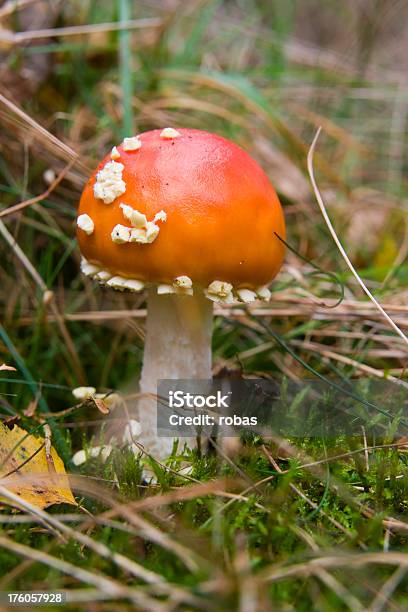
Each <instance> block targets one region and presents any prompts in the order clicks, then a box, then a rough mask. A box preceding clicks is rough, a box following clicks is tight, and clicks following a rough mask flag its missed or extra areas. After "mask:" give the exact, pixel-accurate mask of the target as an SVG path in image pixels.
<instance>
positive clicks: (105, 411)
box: [92, 397, 109, 414]
mask: <svg viewBox="0 0 408 612" xmlns="http://www.w3.org/2000/svg"><path fill="white" fill-rule="evenodd" d="M92 400H93V401H94V402H95V405H96V407H97V409H98V410H99V412H102V414H109V408H108V407H107V405H106V404H105V402H104V401H103V400H101V399H98V398H97V397H93V398H92Z"/></svg>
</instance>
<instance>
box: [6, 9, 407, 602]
mask: <svg viewBox="0 0 408 612" xmlns="http://www.w3.org/2000/svg"><path fill="white" fill-rule="evenodd" d="M312 4H313V3H312ZM174 6H175V8H174V9H170V8H165V7H164V6H160V5H159V4H158V3H154V2H150V1H148V2H144V3H140V4H138V6H133V4H132V3H129V2H127V0H126V1H125V0H122V1H121V2H118V3H111V4H108V3H105V4H104V3H98V2H94V1H91V0H90V1H89V2H87V3H78V2H76V1H75V0H72V1H71V2H68V3H65V6H64V8H59V9H58V11H56V12H55V14H54V13H53V17H52V19H54V21H52V19H51V23H50V22H46V21H45V22H44V27H55V26H58V27H64V26H83V25H86V24H95V23H102V22H105V23H110V22H114V21H119V20H120V19H122V20H127V19H128V17H130V18H133V19H145V18H155V19H158V20H159V22H154V23H155V25H149V24H148V22H143V23H144V25H143V23H142V24H140V25H141V27H138V28H137V29H132V30H129V31H127V32H126V33H125V32H123V31H121V32H118V31H115V30H114V29H112V28H109V27H107V28H106V29H105V30H104V31H101V32H98V33H97V32H92V33H90V34H88V36H86V37H85V36H84V35H82V34H81V35H76V36H72V35H70V36H59V37H54V38H47V39H45V40H44V39H39V40H38V41H37V40H36V41H32V42H31V43H30V42H28V43H27V42H26V43H25V44H21V43H19V44H15V45H13V46H11V47H10V49H9V53H8V55H7V57H3V61H2V70H3V73H2V74H3V77H4V83H5V88H6V89H5V90H4V91H3V92H2V93H3V96H5V97H6V98H7V99H8V100H12V101H13V103H14V104H15V105H16V106H13V104H10V103H8V104H6V103H5V102H4V101H2V100H0V121H1V122H2V133H1V136H0V147H1V148H0V190H1V211H0V212H4V210H5V209H7V208H8V207H10V206H14V205H16V204H18V203H20V202H22V201H26V200H28V199H29V198H33V197H36V196H38V195H39V194H44V192H45V195H43V196H42V197H40V198H39V199H38V200H37V201H36V202H35V203H31V204H29V205H27V206H24V207H20V209H19V210H17V211H14V212H13V213H12V214H6V215H3V216H1V217H0V222H1V223H4V226H3V227H5V228H6V231H7V232H9V234H11V235H12V236H13V238H14V239H15V241H16V243H17V244H18V245H19V247H20V248H21V249H22V251H23V253H24V255H25V257H26V258H27V259H28V262H29V263H30V262H31V264H32V266H33V267H34V272H33V271H32V270H31V268H30V266H29V264H27V261H25V260H24V259H22V258H21V257H19V256H18V255H19V253H18V250H16V248H11V246H10V244H9V243H6V241H4V240H3V236H4V232H2V236H1V237H0V239H1V243H0V244H1V245H2V246H1V248H2V258H1V261H0V273H1V292H0V313H1V314H0V320H1V327H0V336H1V338H0V360H2V361H5V362H6V363H9V364H10V365H14V366H15V367H16V368H17V369H18V371H17V372H16V373H10V372H2V373H1V377H2V385H1V387H2V388H1V393H2V394H1V396H0V403H1V406H0V411H1V413H2V414H4V415H10V414H14V413H17V414H18V415H19V416H20V424H21V426H23V427H25V428H26V429H27V430H30V431H35V432H37V433H38V431H39V429H40V426H41V414H43V413H47V412H53V413H60V412H61V411H64V410H67V409H69V408H71V407H73V404H74V401H73V397H72V393H71V392H72V389H73V388H75V387H77V386H79V385H81V384H88V385H93V386H95V387H97V388H98V390H114V391H117V390H119V391H120V393H121V394H122V396H123V398H124V399H125V400H126V402H127V404H128V406H129V407H131V406H132V402H134V394H135V393H136V392H137V380H138V378H139V374H140V367H141V360H142V354H143V334H144V329H143V327H144V306H145V304H144V302H143V296H142V297H140V298H134V297H129V296H126V295H122V294H116V293H115V294H114V293H113V292H111V293H108V292H105V291H103V290H102V289H100V288H99V287H96V286H94V285H92V284H91V283H89V281H87V280H86V279H84V278H83V277H82V276H81V275H80V274H79V253H78V250H77V249H76V245H75V241H74V239H73V236H74V229H73V228H74V219H75V216H76V204H77V201H78V199H79V196H80V192H81V189H82V187H83V184H84V181H85V180H86V179H87V176H88V174H89V171H90V169H91V168H92V167H93V166H94V165H95V164H96V162H97V161H98V160H99V159H100V158H101V156H102V155H103V154H104V152H105V151H106V150H108V149H109V148H110V147H111V146H112V145H113V144H115V143H117V141H118V140H119V139H120V138H121V137H122V131H123V129H124V131H125V132H126V133H127V134H128V133H129V132H130V130H131V127H130V126H131V125H133V129H134V130H135V131H142V130H145V129H150V128H153V127H161V126H164V125H176V126H177V125H180V126H190V127H198V128H202V129H209V130H212V131H215V132H218V133H221V134H223V135H225V136H226V137H228V138H231V139H233V140H235V141H236V142H238V143H239V144H241V145H242V146H244V147H245V148H246V149H247V150H248V151H249V152H250V153H251V154H252V155H254V156H255V157H256V158H257V159H258V160H259V161H260V163H261V164H262V166H263V167H264V168H265V170H266V171H267V172H268V174H269V175H270V177H271V180H272V182H273V183H274V184H275V186H276V188H277V190H278V192H279V195H280V198H281V200H282V202H283V203H284V206H285V214H286V219H287V225H288V243H289V246H290V247H292V248H293V249H294V250H288V252H287V258H286V263H285V266H284V268H283V270H282V272H281V274H280V275H279V277H278V278H277V279H276V281H275V283H274V285H273V299H272V301H271V303H270V304H268V305H265V306H262V307H260V306H258V305H257V306H255V307H254V308H253V309H252V308H250V309H248V310H245V311H242V309H240V310H237V309H223V310H219V311H217V317H216V319H215V326H214V339H213V355H214V371H215V373H217V372H220V371H222V372H224V374H225V373H227V374H228V375H229V376H232V377H234V376H242V375H244V376H253V375H256V376H262V377H274V376H279V375H282V374H283V375H284V376H286V377H287V378H288V379H289V380H292V379H293V380H295V381H301V380H302V379H304V378H305V377H309V376H310V375H311V374H313V376H320V377H323V378H324V379H326V380H327V379H334V378H335V379H336V380H339V379H340V380H342V382H343V383H344V384H346V383H347V381H349V380H350V379H353V378H364V377H374V378H381V377H388V378H390V377H392V376H393V377H395V378H397V379H402V380H406V375H407V371H406V358H407V352H406V345H405V344H404V342H403V339H402V338H400V337H398V335H396V334H395V333H394V332H393V330H392V329H391V328H390V327H389V326H388V324H387V322H386V321H385V320H384V318H383V317H382V315H381V313H380V312H379V311H378V310H377V309H376V308H375V306H374V305H373V304H372V302H370V301H369V300H367V299H366V296H365V295H364V293H363V292H362V291H361V288H360V287H359V286H358V285H357V283H356V282H355V279H354V278H353V276H352V274H351V273H350V272H349V270H348V269H347V267H346V266H345V264H344V261H343V260H342V258H341V257H340V256H339V253H338V251H337V249H336V248H335V246H334V243H333V241H332V238H331V236H330V234H329V232H328V229H327V226H326V224H325V223H324V222H323V219H322V217H321V213H320V211H319V209H318V206H317V204H316V202H315V200H314V197H313V194H312V191H311V188H310V185H309V181H308V176H307V171H306V156H307V152H308V149H309V146H310V143H311V141H312V139H313V136H314V134H315V131H316V128H317V126H318V125H319V124H321V125H322V126H323V130H324V134H323V135H322V137H321V139H320V141H319V147H318V151H317V153H316V156H315V174H316V178H317V182H318V184H319V187H320V188H321V190H322V194H323V197H324V200H325V202H326V205H327V208H328V211H329V215H330V218H331V219H332V222H333V225H334V227H335V229H336V232H337V233H338V235H339V237H340V239H341V242H342V244H343V245H344V247H345V250H346V252H347V254H348V256H349V257H350V259H351V261H352V262H353V264H354V265H355V267H356V269H357V270H358V272H359V274H360V276H361V277H362V278H363V279H364V280H365V282H366V284H367V286H368V288H369V290H370V291H371V292H372V293H373V294H374V295H375V296H376V298H377V299H378V300H379V301H380V303H381V304H382V305H383V306H384V308H385V310H386V311H387V313H388V314H389V315H390V317H391V318H392V320H393V321H394V322H395V323H396V324H397V325H398V326H399V328H400V329H402V330H403V332H405V333H406V330H407V329H408V307H407V306H406V303H407V301H406V296H407V287H408V266H407V260H406V258H407V253H408V241H407V236H408V230H407V215H406V201H407V193H408V185H407V182H406V177H405V175H404V168H405V166H406V162H407V160H406V129H405V128H404V113H405V109H406V94H405V89H404V86H403V85H401V82H402V81H401V78H402V77H401V75H399V74H397V73H396V71H395V69H394V68H393V69H392V70H391V69H388V68H386V67H384V66H383V65H382V60H383V57H381V56H379V55H378V54H379V52H380V51H381V49H379V48H378V49H376V48H375V44H374V43H373V42H372V41H371V38H370V37H368V38H369V39H370V41H371V42H370V45H372V44H374V48H371V47H370V53H368V52H364V53H363V51H364V49H363V50H361V49H360V47H361V45H362V44H363V42H362V41H365V40H368V39H367V36H368V35H367V33H366V32H365V33H364V36H363V35H362V33H361V32H360V31H359V30H358V29H356V30H355V31H354V33H353V34H352V35H350V39H349V40H348V41H343V42H342V41H341V40H339V42H338V44H337V40H335V38H334V37H335V33H336V32H337V30H336V28H335V23H336V19H337V17H338V14H337V13H336V11H337V10H340V9H338V8H336V7H334V5H333V7H332V6H331V3H327V6H325V7H324V11H323V9H322V13H323V12H325V11H328V15H329V24H331V25H330V27H331V28H332V30H330V32H332V34H333V37H332V38H331V40H332V43H331V44H328V43H322V44H321V46H320V47H317V48H314V47H310V46H309V45H307V44H305V43H304V42H302V41H300V40H299V36H298V31H299V30H298V28H299V19H300V18H301V15H302V12H301V11H303V10H305V9H304V8H303V7H302V4H301V3H299V2H296V1H292V2H288V3H287V7H286V8H285V10H283V9H282V7H281V5H280V3H278V2H271V3H263V2H256V1H255V0H244V1H243V2H239V3H238V2H237V3H229V2H214V1H203V0H200V1H195V2H192V3H180V4H178V5H177V6H176V5H174ZM129 7H132V10H133V11H134V14H131V15H129V14H128V13H127V12H126V9H129ZM36 10H38V7H36ZM310 10H311V9H310ZM341 10H342V11H346V12H347V11H353V10H357V8H347V9H346V8H344V7H343V8H342V9H341ZM399 10H400V7H399V5H398V3H397V2H396V3H389V2H385V1H384V2H379V3H377V5H376V11H377V12H376V15H378V16H379V17H381V15H382V14H383V15H384V24H385V21H386V20H385V17H387V19H391V20H392V23H393V24H394V27H395V28H397V24H398V22H399V21H401V17H400V15H399V12H398V11H399ZM401 10H402V9H401ZM347 14H349V13H347ZM19 15H20V13H19V12H17V13H16V14H15V15H14V16H13V19H12V21H11V22H10V24H9V25H10V27H11V28H12V29H13V31H15V32H18V31H22V30H23V24H22V22H21V21H20V18H19ZM44 19H45V18H44ZM48 19H50V17H48ZM311 19H312V17H311ZM313 19H314V20H316V25H315V28H316V31H318V30H319V27H320V28H321V30H322V31H324V28H325V27H327V23H326V22H325V21H324V19H323V15H322V16H321V20H322V21H321V22H319V17H318V16H316V15H314V16H313ZM380 21H381V20H380ZM302 23H305V22H302ZM357 23H358V20H357ZM369 23H372V22H371V21H369ZM387 23H388V22H387ZM39 27H43V26H39ZM372 27H374V26H372ZM375 27H378V26H375ZM383 27H384V32H383V33H382V36H383V38H382V39H381V40H382V41H383V42H382V43H381V44H382V45H383V48H385V49H389V53H391V51H392V49H391V43H392V39H391V36H390V34H389V32H388V30H387V29H386V25H383ZM356 28H357V26H356ZM387 33H388V38H387ZM393 36H394V35H393ZM85 43H86V44H85ZM364 44H366V43H364ZM367 44H368V43H367ZM128 45H130V47H129V46H128ZM342 45H343V46H342ZM387 45H388V46H387ZM332 48H333V49H334V48H336V49H337V50H339V49H340V51H339V53H338V54H337V55H335V56H333V53H332ZM359 49H360V51H358V50H359ZM354 50H356V52H355V53H354ZM376 51H377V55H376ZM368 56H370V57H371V60H370V61H369V57H368ZM118 58H120V59H118ZM37 60H41V61H40V63H39V64H35V63H33V62H35V61H37ZM363 60H364V62H365V64H364V65H363V64H362V61H363ZM129 65H130V66H131V71H130V70H129ZM33 66H34V67H35V70H36V72H35V74H36V75H37V77H36V80H35V82H34V79H32V78H31V80H30V79H29V81H28V83H27V81H26V80H24V78H25V77H24V74H27V69H30V68H32V67H33ZM27 92H28V93H29V95H27ZM19 109H21V111H22V112H21V111H19ZM36 122H38V124H39V125H40V126H43V127H44V128H46V129H47V130H48V132H50V133H52V134H53V137H51V136H50V135H49V134H48V133H47V132H46V131H44V130H41V129H40V127H39V126H37V125H36ZM398 126H400V127H399V128H398ZM401 126H402V127H401ZM67 164H69V165H68V166H67ZM46 171H48V178H47V175H44V173H45V172H46ZM49 171H51V173H53V175H52V176H51V179H50V178H49V177H50V172H49ZM61 172H63V173H64V175H63V179H62V180H61V182H59V183H58V184H56V185H55V186H54V187H53V188H52V189H48V190H47V187H49V183H50V181H51V183H52V184H53V177H55V176H58V175H59V174H60V173H61ZM44 177H45V178H44ZM45 179H46V180H45ZM46 190H47V191H46ZM316 266H317V267H318V268H319V269H320V270H322V271H323V272H324V273H319V274H317V273H316ZM333 274H335V275H336V276H335V277H334V276H333ZM337 279H339V281H340V288H341V287H343V288H344V297H343V299H342V301H341V303H340V304H338V305H337V306H336V307H335V308H334V307H333V306H334V305H335V303H336V302H337V301H338V299H339V298H340V297H341V291H340V289H339V283H338V280H337ZM48 290H51V291H52V292H53V296H50V295H48V296H47V299H48V298H49V299H50V301H48V303H46V304H44V293H45V291H48ZM130 311H131V313H130ZM125 312H126V313H127V314H124V313H125ZM391 380H392V379H391ZM132 396H133V399H132ZM33 400H34V401H37V402H38V409H37V411H36V412H35V413H34V415H33V416H31V417H27V416H25V415H24V414H23V411H24V410H25V409H26V408H27V406H28V405H29V404H30V402H32V401H33ZM116 419H117V420H116ZM124 420H126V415H125V414H124V412H123V410H122V409H121V408H120V407H119V408H118V409H116V410H115V411H113V412H112V414H111V415H110V417H109V418H108V419H106V418H105V417H103V416H102V415H101V414H100V413H98V412H97V411H96V409H95V406H94V405H93V404H90V403H86V404H84V405H81V406H77V407H76V408H73V409H72V410H71V411H68V412H67V413H66V414H63V415H62V416H54V418H53V422H54V426H53V443H54V445H55V446H56V447H57V448H58V450H59V452H60V454H61V456H62V457H63V458H64V461H65V464H66V466H67V467H68V469H69V471H70V473H71V474H72V486H73V488H74V490H75V493H76V496H77V500H78V501H79V507H78V509H74V510H73V508H72V507H68V506H66V507H65V506H55V507H53V508H51V509H50V510H48V511H47V513H46V516H38V514H37V515H35V514H34V512H33V509H30V508H26V509H25V511H24V512H21V513H15V512H14V511H12V510H10V509H8V508H7V507H6V506H5V507H4V508H3V511H2V513H1V514H0V526H1V529H0V568H1V572H0V590H3V591H16V590H27V589H44V588H45V589H62V590H67V591H68V592H69V593H70V597H71V599H72V603H71V604H70V607H71V608H72V609H91V607H92V609H95V608H97V609H101V610H103V609H106V610H109V609H112V606H113V605H115V609H116V607H118V608H119V607H121V608H123V609H134V608H136V609H147V610H151V609H157V610H160V609H161V608H165V609H169V608H170V607H172V608H173V609H186V610H187V609H188V610H190V609H213V610H226V609H232V610H235V609H237V610H245V611H247V610H263V609H282V610H300V611H301V610H310V609H314V610H336V611H337V610H339V611H342V610H348V609H350V610H363V609H369V610H371V611H373V612H374V611H379V610H403V609H405V608H406V607H407V597H406V590H407V580H406V570H407V567H408V543H407V530H408V523H407V522H406V513H407V500H408V495H407V478H406V477H407V453H406V446H405V447H404V446H403V444H402V442H401V441H399V439H398V436H397V437H396V436H395V435H394V434H393V432H391V431H390V432H388V434H387V435H386V436H384V437H383V438H382V439H374V440H370V439H366V437H365V436H364V435H363V433H362V434H361V436H354V437H352V438H350V437H348V438H347V437H345V436H339V437H338V438H336V439H331V440H322V439H312V438H304V439H303V438H289V439H280V438H279V437H278V436H277V435H276V434H275V435H272V437H267V438H264V439H262V438H260V437H257V436H253V435H248V436H244V437H243V439H242V440H237V441H236V443H235V445H234V446H228V444H227V443H223V442H222V441H221V440H219V441H218V443H216V444H214V445H213V447H211V449H210V450H209V451H208V452H206V453H202V454H200V453H198V452H197V451H189V450H188V449H182V448H179V449H175V451H174V454H173V456H172V458H171V459H170V460H169V467H170V468H171V471H170V470H165V469H163V468H162V467H161V466H160V465H157V464H154V462H151V461H149V460H148V459H146V458H145V457H143V456H142V455H141V454H136V455H135V454H134V453H132V452H130V451H129V450H126V449H123V448H120V447H118V448H116V449H115V450H114V451H113V453H112V454H111V455H110V457H109V459H108V460H107V461H106V462H102V461H101V459H100V458H94V459H90V460H89V461H87V462H86V463H85V464H84V465H83V466H81V467H80V468H75V467H74V466H73V465H72V463H71V458H72V455H73V453H74V452H75V451H76V450H78V449H80V448H83V447H85V448H88V447H89V446H92V445H94V444H98V443H99V441H100V440H101V438H103V435H104V432H110V431H111V430H114V429H115V427H120V426H121V425H120V423H122V425H123V421H124ZM118 423H119V425H118ZM101 432H102V433H101ZM106 435H109V433H107V434H106ZM185 465H190V466H191V469H192V471H191V473H190V474H188V475H186V474H184V475H183V474H182V473H179V470H180V469H181V468H182V467H184V466H185ZM147 467H150V470H153V472H154V474H155V477H156V480H157V483H152V482H148V481H146V480H145V479H144V474H145V473H146V469H147ZM41 521H45V523H44V522H41ZM50 521H51V523H50ZM55 530H56V532H57V533H58V534H59V537H55ZM22 558H24V559H25V561H22ZM62 562H65V565H61V563H62ZM113 601H115V602H116V603H115V604H113V603H112V602H113ZM81 602H82V603H81ZM90 602H94V603H90ZM95 602H96V603H95Z"/></svg>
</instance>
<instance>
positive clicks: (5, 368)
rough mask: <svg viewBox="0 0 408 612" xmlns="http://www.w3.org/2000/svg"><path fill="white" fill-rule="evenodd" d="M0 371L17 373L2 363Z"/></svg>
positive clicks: (14, 369) (11, 367)
mask: <svg viewBox="0 0 408 612" xmlns="http://www.w3.org/2000/svg"><path fill="white" fill-rule="evenodd" d="M2 370H7V371H8V372H17V370H16V368H13V366H9V365H7V364H6V363H2V364H1V365H0V371H2Z"/></svg>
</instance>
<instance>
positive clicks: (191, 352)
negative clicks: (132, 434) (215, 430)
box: [138, 288, 213, 460]
mask: <svg viewBox="0 0 408 612" xmlns="http://www.w3.org/2000/svg"><path fill="white" fill-rule="evenodd" d="M212 318H213V304H212V302H211V301H209V300H208V299H207V298H206V297H205V296H204V294H203V293H202V292H198V291H196V292H195V293H194V295H193V296H182V295H175V294H171V295H157V293H156V289H155V288H151V289H150V290H149V294H148V310H147V321H146V340H145V350H144V358H143V369H142V376H141V381H140V392H141V393H143V394H152V395H150V396H144V397H142V398H141V399H140V400H139V402H138V412H139V420H140V424H141V427H142V432H141V436H140V438H139V441H140V443H141V444H143V446H144V447H145V449H146V451H147V452H148V453H149V454H151V455H153V456H154V457H155V458H156V459H159V460H164V459H167V457H168V456H169V455H170V453H171V451H172V448H173V442H174V439H173V438H164V437H163V438H162V437H158V435H157V411H156V394H157V381H158V380H165V379H174V380H177V379H195V378H197V379H201V380H203V379H207V380H208V379H211V378H212V372H211V336H212ZM184 443H187V444H188V445H189V446H190V447H194V446H195V444H196V439H195V438H180V443H179V448H180V446H181V447H182V446H183V445H184Z"/></svg>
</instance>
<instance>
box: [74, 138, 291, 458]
mask: <svg viewBox="0 0 408 612" xmlns="http://www.w3.org/2000/svg"><path fill="white" fill-rule="evenodd" d="M77 225H78V229H77V236H78V242H79V247H80V249H81V252H82V255H83V260H82V265H81V267H82V271H83V273H84V274H86V275H88V276H90V277H93V278H94V279H96V280H98V281H99V282H100V283H103V284H105V285H107V286H108V287H111V288H113V289H118V290H122V291H123V290H129V291H141V290H143V289H144V288H147V289H148V302H147V308H148V313H147V323H146V326H147V330H146V342H145V350H144V361H143V369H142V376H141V382H140V390H141V392H142V393H144V394H156V393H157V381H158V380H160V379H211V335H212V317H213V302H219V303H222V304H231V303H233V302H236V301H238V302H244V303H248V302H251V301H253V300H255V299H262V300H268V299H269V297H270V291H269V289H268V284H269V283H270V282H271V281H272V279H273V278H274V276H275V275H276V274H277V272H278V271H279V269H280V267H281V264H282V261H283V256H284V246H283V244H282V242H281V241H280V240H279V239H278V238H277V236H276V234H277V235H278V236H280V237H282V238H284V237H285V223H284V218H283V213H282V209H281V205H280V203H279V200H278V198H277V195H276V193H275V191H274V189H273V187H272V185H271V183H270V182H269V179H268V177H267V176H266V174H265V173H264V172H263V170H262V169H261V168H260V166H259V165H258V164H257V162H256V161H255V160H254V159H252V158H251V157H250V156H249V155H248V153H246V152H245V151H244V150H243V149H241V148H240V147H238V146H237V145H236V144H234V143H232V142H230V141H228V140H226V139H225V138H222V137H221V136H217V135H215V134H211V133H209V132H204V131H201V130H193V129H177V130H175V129H173V128H165V129H164V130H162V131H160V130H153V131H150V132H145V133H143V134H141V135H140V136H134V137H130V138H125V140H124V142H123V143H122V144H121V145H117V146H116V147H114V148H113V149H112V152H111V153H110V154H109V155H108V156H107V157H105V158H104V159H103V160H102V162H101V163H100V165H99V166H98V168H97V169H96V170H95V172H94V173H93V174H92V176H91V177H90V179H89V181H88V183H87V185H86V186H85V189H84V191H83V194H82V197H81V201H80V204H79V211H78V220H77ZM139 418H140V421H141V424H142V435H141V441H142V443H143V444H144V445H145V447H146V449H147V450H149V452H150V453H152V454H153V455H155V456H157V457H160V458H164V457H165V456H166V455H168V453H169V451H170V450H171V446H172V440H169V439H158V437H157V431H156V405H155V401H154V400H153V399H152V398H151V397H146V399H144V400H142V401H140V402H139Z"/></svg>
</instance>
